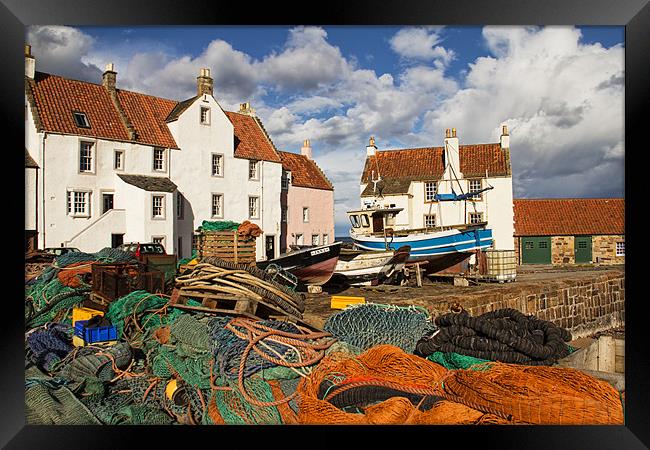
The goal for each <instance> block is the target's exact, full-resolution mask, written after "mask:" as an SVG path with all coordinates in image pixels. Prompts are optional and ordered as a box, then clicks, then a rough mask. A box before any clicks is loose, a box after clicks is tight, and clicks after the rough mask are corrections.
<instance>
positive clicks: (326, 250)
mask: <svg viewBox="0 0 650 450" xmlns="http://www.w3.org/2000/svg"><path fill="white" fill-rule="evenodd" d="M327 252H329V249H328V248H321V249H320V250H314V251H313V252H310V253H309V254H310V255H311V256H316V255H320V254H321V253H327Z"/></svg>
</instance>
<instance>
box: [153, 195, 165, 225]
mask: <svg viewBox="0 0 650 450" xmlns="http://www.w3.org/2000/svg"><path fill="white" fill-rule="evenodd" d="M151 216H152V217H153V218H154V219H160V218H164V217H165V196H164V195H152V196H151Z"/></svg>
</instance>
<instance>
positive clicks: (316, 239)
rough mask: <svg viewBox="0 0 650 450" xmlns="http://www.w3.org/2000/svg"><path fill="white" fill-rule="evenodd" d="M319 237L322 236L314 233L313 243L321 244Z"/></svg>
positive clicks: (312, 236)
mask: <svg viewBox="0 0 650 450" xmlns="http://www.w3.org/2000/svg"><path fill="white" fill-rule="evenodd" d="M319 237H320V236H319V235H317V234H312V235H311V245H320V244H319V242H320V239H319Z"/></svg>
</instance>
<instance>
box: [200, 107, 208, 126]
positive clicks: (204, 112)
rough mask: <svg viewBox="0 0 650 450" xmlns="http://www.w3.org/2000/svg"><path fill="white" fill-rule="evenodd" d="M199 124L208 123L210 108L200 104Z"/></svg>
mask: <svg viewBox="0 0 650 450" xmlns="http://www.w3.org/2000/svg"><path fill="white" fill-rule="evenodd" d="M201 124H203V125H210V108H207V107H205V106H201Z"/></svg>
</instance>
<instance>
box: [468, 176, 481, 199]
mask: <svg viewBox="0 0 650 450" xmlns="http://www.w3.org/2000/svg"><path fill="white" fill-rule="evenodd" d="M482 187H483V183H482V181H481V180H480V179H478V180H469V192H474V191H480V190H481V188H482ZM469 198H470V199H474V200H480V199H481V194H476V195H473V196H471V197H469Z"/></svg>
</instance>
